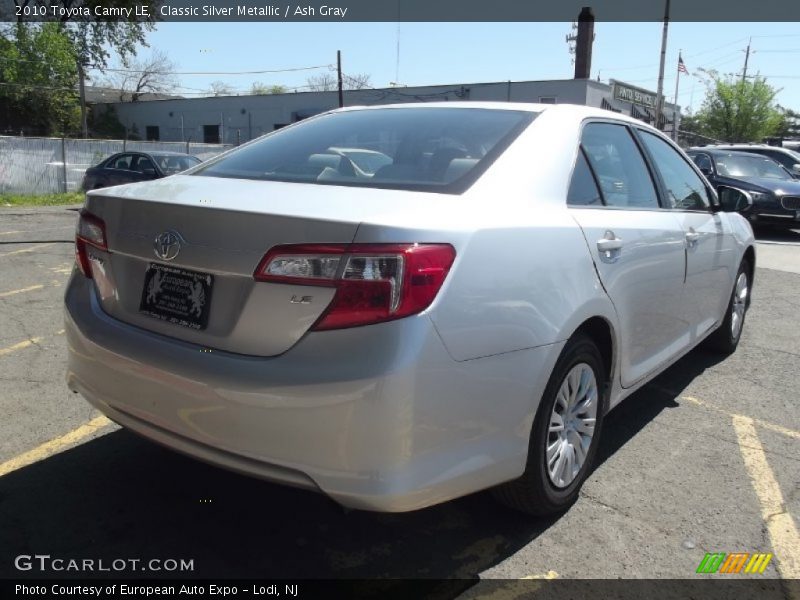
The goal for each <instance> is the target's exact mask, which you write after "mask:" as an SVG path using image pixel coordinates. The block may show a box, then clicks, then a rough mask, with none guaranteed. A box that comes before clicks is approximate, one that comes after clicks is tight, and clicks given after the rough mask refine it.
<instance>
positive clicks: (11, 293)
mask: <svg viewBox="0 0 800 600" xmlns="http://www.w3.org/2000/svg"><path fill="white" fill-rule="evenodd" d="M43 287H44V286H43V285H32V286H30V287H26V288H20V289H18V290H11V291H10V292H2V293H0V298H5V297H6V296H14V295H15V294H24V293H25V292H32V291H33V290H40V289H42V288H43Z"/></svg>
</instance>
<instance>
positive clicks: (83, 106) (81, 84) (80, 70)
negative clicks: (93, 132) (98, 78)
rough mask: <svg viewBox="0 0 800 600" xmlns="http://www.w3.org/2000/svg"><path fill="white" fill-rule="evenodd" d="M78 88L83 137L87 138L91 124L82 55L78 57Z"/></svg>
mask: <svg viewBox="0 0 800 600" xmlns="http://www.w3.org/2000/svg"><path fill="white" fill-rule="evenodd" d="M78 90H79V92H80V96H81V128H82V131H83V139H87V138H88V137H89V126H88V124H87V123H86V85H85V84H84V73H83V63H82V62H81V57H78Z"/></svg>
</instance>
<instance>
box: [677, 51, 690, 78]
mask: <svg viewBox="0 0 800 600" xmlns="http://www.w3.org/2000/svg"><path fill="white" fill-rule="evenodd" d="M678 73H686V74H687V75H688V74H689V71H687V70H686V65H685V64H683V58H681V55H680V54H678Z"/></svg>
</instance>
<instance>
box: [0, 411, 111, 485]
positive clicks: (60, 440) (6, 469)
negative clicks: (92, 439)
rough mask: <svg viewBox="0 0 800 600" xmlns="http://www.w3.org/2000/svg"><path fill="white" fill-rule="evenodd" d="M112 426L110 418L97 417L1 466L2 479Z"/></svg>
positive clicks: (0, 475) (0, 474)
mask: <svg viewBox="0 0 800 600" xmlns="http://www.w3.org/2000/svg"><path fill="white" fill-rule="evenodd" d="M110 424H111V421H110V420H109V419H108V417H105V416H103V415H101V416H99V417H95V418H94V419H92V420H91V421H89V422H88V423H84V424H83V425H81V426H80V427H78V428H77V429H73V430H72V431H70V432H69V433H66V434H64V435H62V436H61V437H57V438H55V439H53V440H50V441H49V442H45V443H44V444H41V445H40V446H37V447H36V448H34V449H33V450H29V451H28V452H25V453H24V454H20V455H19V456H16V457H14V458H12V459H11V460H7V461H6V462H4V463H2V464H0V477H2V476H3V475H7V474H9V473H11V472H12V471H16V470H17V469H21V468H22V467H27V466H28V465H32V464H33V463H35V462H38V461H40V460H43V459H45V458H47V457H49V456H53V455H54V454H57V453H58V452H60V451H61V450H63V449H64V448H66V447H67V446H70V445H72V444H75V443H77V442H79V441H81V440H82V439H84V438H86V437H88V436H90V435H92V434H93V433H95V432H96V431H97V430H98V429H101V428H102V427H105V426H106V425H110Z"/></svg>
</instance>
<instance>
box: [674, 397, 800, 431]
mask: <svg viewBox="0 0 800 600" xmlns="http://www.w3.org/2000/svg"><path fill="white" fill-rule="evenodd" d="M681 400H686V401H688V402H691V403H692V404H696V405H697V406H702V407H704V408H708V409H710V410H714V411H716V412H719V413H722V414H724V415H728V416H729V417H731V418H736V417H742V416H743V415H739V414H736V413H732V412H730V411H727V410H725V409H723V408H719V407H717V406H714V405H713V404H709V403H708V402H703V401H702V400H698V399H697V398H694V397H692V396H681ZM746 418H748V419H752V421H753V422H754V423H755V424H756V425H758V426H759V427H763V428H764V429H769V430H770V431H775V432H777V433H780V434H783V435H785V436H788V437H791V438H794V439H796V440H800V431H795V430H794V429H789V428H788V427H784V426H783V425H778V424H776V423H770V422H769V421H762V420H761V419H756V418H754V417H746Z"/></svg>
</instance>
